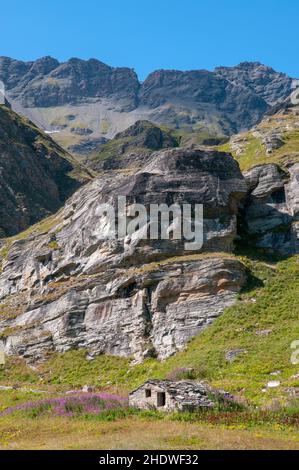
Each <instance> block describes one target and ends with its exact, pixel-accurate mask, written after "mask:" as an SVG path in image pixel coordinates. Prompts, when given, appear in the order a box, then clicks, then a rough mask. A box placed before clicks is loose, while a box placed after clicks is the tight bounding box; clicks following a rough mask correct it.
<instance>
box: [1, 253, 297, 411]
mask: <svg viewBox="0 0 299 470" xmlns="http://www.w3.org/2000/svg"><path fill="white" fill-rule="evenodd" d="M242 259H243V261H245V262H246V263H248V264H249V266H250V268H251V269H252V271H253V274H254V276H255V279H254V281H253V284H252V286H251V287H253V289H251V290H249V292H244V293H243V294H241V295H240V299H239V301H238V302H237V303H236V304H235V305H234V306H233V307H231V308H229V309H228V310H227V311H226V312H225V313H224V315H223V316H221V317H220V318H219V319H218V320H216V322H215V323H213V324H212V325H211V326H210V327H209V328H208V329H207V330H205V331H204V332H202V333H201V334H200V335H198V336H197V337H196V338H194V339H193V340H192V341H190V344H189V345H188V347H187V348H186V350H185V351H183V352H180V353H178V354H176V355H175V356H173V357H171V358H169V359H168V360H166V361H163V362H159V361H157V360H154V359H151V360H147V361H146V362H144V363H143V364H139V365H132V364H131V362H130V360H129V359H125V358H116V357H109V356H100V357H98V358H96V359H95V360H94V361H91V362H87V361H86V359H85V355H86V352H85V351H83V350H78V351H70V352H67V353H65V354H54V355H53V356H51V357H50V358H49V360H48V361H47V362H46V363H45V364H43V365H41V366H40V369H39V371H38V372H36V371H32V370H30V369H28V368H26V367H25V366H24V364H23V362H22V361H20V360H9V362H8V364H7V365H6V367H5V369H3V370H2V371H1V372H0V381H1V383H5V384H8V383H11V384H16V383H18V384H21V383H33V384H38V387H39V388H41V387H46V388H48V387H50V388H52V387H53V388H55V389H57V390H66V389H68V388H76V387H81V386H83V385H84V384H86V383H89V384H94V385H97V386H99V387H101V388H106V389H117V390H121V391H123V392H127V391H129V390H130V389H132V388H134V387H135V386H137V385H139V384H140V383H142V382H143V381H144V380H145V379H147V378H153V377H157V378H159V377H165V376H167V375H168V374H169V373H172V372H173V371H175V370H176V369H177V368H180V367H190V368H193V369H194V372H193V373H192V377H194V378H204V379H207V380H209V381H211V383H212V384H214V385H216V386H218V387H222V388H225V389H227V390H228V391H230V392H232V393H234V394H236V395H239V396H241V397H244V398H246V399H247V400H249V401H250V402H252V403H256V404H262V403H270V402H271V401H272V400H273V399H274V398H278V399H280V400H281V401H286V400H288V393H287V391H286V389H287V388H289V387H295V386H299V379H293V378H292V376H293V375H295V374H296V373H298V366H296V365H293V364H292V363H291V353H292V350H291V348H290V346H291V343H292V341H294V340H297V339H299V324H298V298H299V261H298V257H293V258H290V259H288V260H285V261H281V262H279V263H277V264H273V265H270V264H268V263H266V262H263V261H252V260H249V259H247V258H242ZM257 279H259V280H260V283H264V287H262V286H261V287H256V288H254V285H257V284H259V283H258V282H257ZM286 286H287V288H286ZM266 329H270V330H271V333H270V334H268V335H264V336H263V335H262V336H260V335H257V334H256V332H257V331H258V332H259V331H260V330H266ZM237 348H242V349H246V351H247V352H246V353H243V354H241V355H240V356H238V357H237V359H236V360H235V361H234V362H228V361H227V360H226V359H225V354H226V352H227V351H229V350H233V349H237ZM278 370H279V371H281V373H280V374H279V375H278V376H275V377H273V376H271V375H270V374H271V372H275V371H278ZM274 379H275V380H277V379H278V380H281V386H280V387H278V388H275V389H268V390H267V391H266V392H263V391H262V390H263V388H264V386H265V385H266V384H267V382H268V381H270V380H274Z"/></svg>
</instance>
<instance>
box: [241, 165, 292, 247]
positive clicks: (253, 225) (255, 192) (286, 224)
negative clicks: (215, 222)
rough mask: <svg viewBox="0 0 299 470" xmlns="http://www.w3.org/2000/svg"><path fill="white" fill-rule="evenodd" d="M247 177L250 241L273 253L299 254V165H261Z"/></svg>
mask: <svg viewBox="0 0 299 470" xmlns="http://www.w3.org/2000/svg"><path fill="white" fill-rule="evenodd" d="M244 176H245V179H246V182H247V184H248V187H249V192H250V193H249V197H248V199H247V203H246V205H245V211H244V221H245V233H246V236H247V237H248V239H249V241H251V243H252V244H254V245H255V246H256V247H258V248H262V249H264V250H265V251H267V252H271V253H279V254H281V255H290V254H294V253H298V248H299V244H298V241H299V223H298V216H299V204H298V195H299V164H298V163H297V164H293V165H290V166H289V167H288V168H284V169H282V168H281V167H280V166H279V165H277V164H274V163H269V164H265V165H258V166H256V167H254V168H252V169H251V170H249V171H247V172H246V173H245V174H244Z"/></svg>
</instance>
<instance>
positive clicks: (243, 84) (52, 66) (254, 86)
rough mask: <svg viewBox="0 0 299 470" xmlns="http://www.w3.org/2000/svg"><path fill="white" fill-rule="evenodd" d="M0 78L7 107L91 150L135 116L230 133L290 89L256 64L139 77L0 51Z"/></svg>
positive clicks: (284, 79)
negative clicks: (17, 57)
mask: <svg viewBox="0 0 299 470" xmlns="http://www.w3.org/2000/svg"><path fill="white" fill-rule="evenodd" d="M0 80H2V81H3V82H4V83H5V86H6V91H7V96H8V99H9V100H10V102H11V103H12V106H13V108H14V109H15V110H16V111H18V112H20V113H22V114H24V115H25V116H27V117H28V118H30V119H31V120H32V121H33V122H34V123H35V124H37V125H39V126H40V127H42V128H43V129H44V130H46V131H48V132H53V136H54V138H55V139H56V140H57V141H58V142H59V143H60V144H61V145H62V146H63V147H64V148H66V149H68V148H69V147H70V145H73V146H74V145H77V148H80V146H81V147H82V144H83V148H84V149H86V148H89V147H91V148H96V146H97V145H98V144H101V143H102V139H103V138H104V137H105V138H108V139H110V138H112V137H114V136H115V135H116V134H117V133H118V132H121V131H123V130H124V129H126V128H127V127H129V126H130V125H132V124H134V123H135V122H136V121H139V120H149V121H151V122H154V123H157V124H167V125H168V126H170V127H172V128H175V129H183V130H186V131H188V132H190V131H191V132H193V131H194V132H209V133H212V134H213V135H218V136H223V135H224V136H229V135H232V134H234V133H237V132H240V131H244V130H247V129H249V128H251V127H252V126H253V125H255V124H257V123H258V122H259V121H260V120H261V119H262V117H263V116H264V114H265V113H266V112H267V111H268V110H269V109H270V108H271V107H272V106H273V105H276V104H277V103H280V102H282V101H284V100H285V99H286V98H287V97H288V96H289V94H290V92H291V84H292V79H291V78H290V77H288V76H287V75H285V74H283V73H279V72H276V71H274V70H273V69H272V68H270V67H267V66H265V65H262V64H260V63H258V62H252V63H251V62H244V63H241V64H240V65H238V66H236V67H219V68H216V69H215V70H214V71H207V70H191V71H185V72H182V71H178V70H157V71H155V72H153V73H151V74H150V75H149V76H148V77H147V78H146V80H145V81H144V82H143V83H141V82H139V80H138V77H137V75H136V73H135V72H134V70H132V69H129V68H123V67H122V68H115V67H110V66H108V65H106V64H104V63H103V62H100V61H98V60H96V59H90V60H87V61H84V60H81V59H78V58H72V59H70V60H68V61H67V62H64V63H60V62H59V61H58V60H56V59H54V58H52V57H43V58H41V59H38V60H36V61H32V62H22V61H18V60H14V59H11V58H8V57H0Z"/></svg>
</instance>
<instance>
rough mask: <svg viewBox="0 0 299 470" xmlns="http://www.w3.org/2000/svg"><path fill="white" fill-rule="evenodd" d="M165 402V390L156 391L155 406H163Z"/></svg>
mask: <svg viewBox="0 0 299 470" xmlns="http://www.w3.org/2000/svg"><path fill="white" fill-rule="evenodd" d="M165 403H166V394H165V392H158V393H157V406H159V407H160V406H165Z"/></svg>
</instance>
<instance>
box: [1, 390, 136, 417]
mask: <svg viewBox="0 0 299 470" xmlns="http://www.w3.org/2000/svg"><path fill="white" fill-rule="evenodd" d="M126 406H127V399H126V398H124V397H121V396H118V395H112V394H108V393H78V394H76V393H74V394H70V396H64V397H59V398H48V399H43V400H38V401H31V402H26V403H22V404H20V405H16V406H12V407H10V408H7V409H6V410H4V411H3V412H2V413H0V416H4V415H9V414H11V413H14V412H17V411H24V412H26V414H28V415H29V416H31V417H36V416H40V415H42V414H47V413H48V414H53V415H56V416H67V417H74V416H82V415H97V414H100V413H102V412H108V411H110V410H117V409H120V408H125V407H126Z"/></svg>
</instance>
